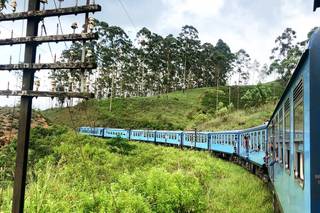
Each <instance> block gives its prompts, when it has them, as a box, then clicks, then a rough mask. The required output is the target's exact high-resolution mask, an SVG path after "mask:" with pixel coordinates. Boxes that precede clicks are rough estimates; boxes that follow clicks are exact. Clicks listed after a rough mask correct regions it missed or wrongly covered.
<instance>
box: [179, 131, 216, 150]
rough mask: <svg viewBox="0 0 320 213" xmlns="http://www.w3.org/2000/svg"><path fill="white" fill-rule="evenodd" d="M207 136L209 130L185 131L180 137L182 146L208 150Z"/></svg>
mask: <svg viewBox="0 0 320 213" xmlns="http://www.w3.org/2000/svg"><path fill="white" fill-rule="evenodd" d="M209 136H210V133H209V132H196V131H185V132H183V137H182V138H183V146H186V147H190V148H198V149H206V150H208V147H209V139H210V137H209Z"/></svg>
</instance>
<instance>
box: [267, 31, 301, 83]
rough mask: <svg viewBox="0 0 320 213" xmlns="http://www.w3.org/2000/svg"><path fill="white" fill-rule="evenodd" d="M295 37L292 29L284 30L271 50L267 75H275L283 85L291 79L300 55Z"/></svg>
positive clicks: (299, 48)
mask: <svg viewBox="0 0 320 213" xmlns="http://www.w3.org/2000/svg"><path fill="white" fill-rule="evenodd" d="M296 37H297V36H296V32H295V31H294V30H293V29H291V28H286V29H285V31H284V32H283V33H282V34H281V35H280V36H278V37H277V39H276V40H275V43H276V47H274V48H273V49H272V55H271V56H270V59H271V65H270V67H269V72H268V74H271V73H277V74H278V75H279V76H280V79H281V80H282V82H283V83H285V82H287V81H288V80H289V78H290V77H291V74H292V71H293V69H294V68H295V66H296V64H297V63H298V61H299V58H300V56H301V54H302V46H301V43H297V42H295V40H296Z"/></svg>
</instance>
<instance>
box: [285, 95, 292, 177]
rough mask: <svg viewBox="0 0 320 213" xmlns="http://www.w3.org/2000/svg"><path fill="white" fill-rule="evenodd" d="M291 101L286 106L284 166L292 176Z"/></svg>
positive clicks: (287, 101) (288, 100)
mask: <svg viewBox="0 0 320 213" xmlns="http://www.w3.org/2000/svg"><path fill="white" fill-rule="evenodd" d="M290 129H291V125H290V99H289V98H288V99H287V100H286V102H285V104H284V164H285V168H286V169H287V171H288V172H289V174H290Z"/></svg>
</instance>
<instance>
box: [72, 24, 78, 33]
mask: <svg viewBox="0 0 320 213" xmlns="http://www.w3.org/2000/svg"><path fill="white" fill-rule="evenodd" d="M71 28H72V29H73V34H75V33H76V29H78V23H77V22H74V23H72V24H71Z"/></svg>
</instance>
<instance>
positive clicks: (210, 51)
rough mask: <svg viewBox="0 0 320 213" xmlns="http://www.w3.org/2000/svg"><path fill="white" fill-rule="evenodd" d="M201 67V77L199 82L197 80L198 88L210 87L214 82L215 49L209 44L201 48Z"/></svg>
mask: <svg viewBox="0 0 320 213" xmlns="http://www.w3.org/2000/svg"><path fill="white" fill-rule="evenodd" d="M201 49H202V50H201V67H202V76H201V81H199V79H198V82H197V83H198V86H199V87H203V86H205V87H212V86H214V85H215V84H214V82H215V71H216V69H215V68H216V56H215V47H214V46H213V45H212V44H210V43H205V44H203V45H202V48H201Z"/></svg>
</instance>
